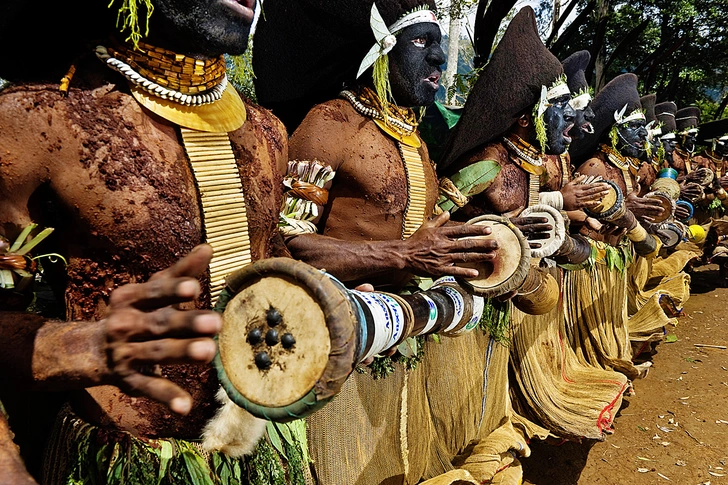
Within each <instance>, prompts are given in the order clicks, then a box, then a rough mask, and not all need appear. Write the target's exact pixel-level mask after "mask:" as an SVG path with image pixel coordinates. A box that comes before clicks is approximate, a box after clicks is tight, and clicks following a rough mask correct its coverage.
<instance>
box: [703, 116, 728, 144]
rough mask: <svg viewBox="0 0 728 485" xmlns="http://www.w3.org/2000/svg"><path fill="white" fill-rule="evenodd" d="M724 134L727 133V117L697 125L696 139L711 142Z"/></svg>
mask: <svg viewBox="0 0 728 485" xmlns="http://www.w3.org/2000/svg"><path fill="white" fill-rule="evenodd" d="M725 135H728V118H723V119H720V120H715V121H709V122H707V123H703V124H702V125H700V126H698V140H701V141H705V142H712V141H713V140H715V139H717V138H720V137H722V136H725Z"/></svg>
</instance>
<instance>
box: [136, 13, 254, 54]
mask: <svg viewBox="0 0 728 485" xmlns="http://www.w3.org/2000/svg"><path fill="white" fill-rule="evenodd" d="M153 3H154V13H153V14H152V17H151V25H150V28H149V33H150V39H160V41H157V42H158V43H159V44H161V45H162V46H163V47H167V48H169V49H172V50H174V51H176V52H180V53H184V54H187V55H192V56H200V57H217V56H219V55H220V54H233V55H238V54H242V53H243V52H245V49H246V48H247V46H248V36H249V35H250V25H251V23H252V22H253V14H254V9H255V0H154V2H153ZM152 41H153V40H152Z"/></svg>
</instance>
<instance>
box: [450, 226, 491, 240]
mask: <svg viewBox="0 0 728 485" xmlns="http://www.w3.org/2000/svg"><path fill="white" fill-rule="evenodd" d="M492 232H493V230H492V229H491V228H490V227H488V226H486V225H483V224H460V225H457V226H447V227H443V228H442V229H441V230H440V233H441V234H442V235H443V236H445V237H450V238H453V239H457V238H461V237H477V236H488V235H489V234H490V233H492Z"/></svg>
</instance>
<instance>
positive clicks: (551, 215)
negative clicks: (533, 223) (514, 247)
mask: <svg viewBox="0 0 728 485" xmlns="http://www.w3.org/2000/svg"><path fill="white" fill-rule="evenodd" d="M520 217H545V218H546V219H548V224H551V227H552V228H553V229H552V230H551V231H549V238H548V239H540V240H539V241H537V242H539V243H540V244H541V247H540V248H537V249H531V257H532V258H548V257H549V256H551V255H553V254H554V253H555V252H556V251H558V250H559V249H560V248H561V245H562V244H564V238H565V237H566V225H565V224H564V217H563V216H562V215H561V213H560V212H559V211H557V210H556V209H554V208H553V207H551V206H550V205H545V204H537V205H533V206H531V207H527V208H526V209H524V210H523V212H521V215H520ZM535 242H536V241H535Z"/></svg>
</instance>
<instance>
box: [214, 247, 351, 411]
mask: <svg viewBox="0 0 728 485" xmlns="http://www.w3.org/2000/svg"><path fill="white" fill-rule="evenodd" d="M283 294H285V295H286V297H285V298H281V295H283ZM271 308H273V309H275V310H276V311H277V312H278V316H279V317H280V318H279V319H277V320H276V319H274V320H271V319H270V317H269V312H270V309H271ZM215 309H216V310H217V311H221V312H222V313H223V327H222V330H221V331H220V334H219V336H218V348H219V351H218V354H217V355H216V356H215V361H214V363H215V366H216V368H217V371H218V377H219V379H220V383H221V385H222V386H223V388H224V389H225V391H226V392H227V394H228V396H230V399H231V400H232V401H233V402H235V403H236V404H237V405H238V406H240V407H242V408H244V409H246V410H247V411H248V412H250V413H251V414H253V415H254V416H257V417H260V418H263V419H269V420H273V421H278V422H286V421H293V420H295V419H299V418H301V417H303V416H306V415H308V414H310V413H311V412H313V411H315V410H317V409H319V408H320V407H322V406H323V405H325V404H326V403H327V402H328V401H329V400H330V399H331V398H332V397H333V396H335V395H336V394H337V393H338V392H339V390H340V389H341V386H342V385H343V384H344V382H345V381H346V379H347V378H348V377H349V375H350V374H351V372H352V371H353V370H354V366H355V365H356V364H357V362H356V356H357V352H358V350H359V349H358V347H359V345H360V341H361V335H360V334H359V331H360V328H359V326H358V325H357V324H356V321H357V318H356V316H355V315H354V311H355V310H354V308H353V306H352V305H351V304H350V302H349V300H348V297H347V295H346V293H345V292H344V291H342V289H341V288H340V287H339V286H337V285H336V283H335V282H334V281H333V280H332V279H331V278H330V277H329V276H328V275H326V274H325V273H324V272H322V271H319V270H317V269H315V268H313V267H312V266H309V265H307V264H305V263H303V262H300V261H296V260H293V259H290V258H270V259H264V260H260V261H257V262H255V263H253V264H251V265H248V266H246V267H244V268H242V269H240V270H238V271H236V272H235V273H232V274H231V275H230V276H228V278H227V286H226V288H225V290H224V292H223V295H221V297H220V300H219V303H218V305H216V308H215ZM254 329H258V330H259V333H260V335H261V338H260V339H258V338H251V335H253V334H251V332H252V331H254ZM272 330H274V331H276V332H277V333H278V341H275V340H276V339H272V338H271V339H268V337H269V335H271V331H272ZM284 334H291V335H292V336H293V337H294V338H295V344H294V345H292V346H291V345H289V346H288V348H285V347H284V345H283V341H282V336H283V335H284ZM256 336H257V335H256ZM263 352H265V353H266V354H267V355H268V356H269V360H270V365H269V366H267V367H266V366H263V367H262V368H261V366H259V365H258V364H257V363H256V357H258V356H259V355H260V354H261V353H263Z"/></svg>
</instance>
